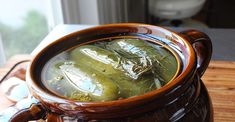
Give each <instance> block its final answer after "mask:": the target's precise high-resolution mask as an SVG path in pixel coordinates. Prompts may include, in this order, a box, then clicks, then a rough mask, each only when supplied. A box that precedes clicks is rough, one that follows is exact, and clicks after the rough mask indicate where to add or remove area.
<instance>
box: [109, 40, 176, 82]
mask: <svg viewBox="0 0 235 122" xmlns="http://www.w3.org/2000/svg"><path fill="white" fill-rule="evenodd" d="M106 47H107V49H109V50H114V51H116V52H119V53H121V54H123V55H124V56H125V55H129V57H139V58H138V60H139V62H140V64H142V65H150V66H152V67H151V70H152V72H153V74H155V77H156V78H157V79H158V80H160V81H161V82H162V85H164V84H166V83H167V82H168V81H169V80H171V79H172V77H173V76H174V75H175V73H176V70H177V65H176V64H177V61H176V59H175V57H174V56H172V54H171V53H170V52H169V51H167V50H166V49H164V48H163V47H161V46H160V45H153V44H150V43H148V42H146V41H143V40H139V39H116V40H113V41H111V42H110V43H109V44H107V45H106Z"/></svg>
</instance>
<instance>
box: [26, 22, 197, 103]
mask: <svg viewBox="0 0 235 122" xmlns="http://www.w3.org/2000/svg"><path fill="white" fill-rule="evenodd" d="M112 27H150V28H157V29H160V30H159V31H166V32H170V33H172V34H173V35H174V36H176V37H177V38H179V39H180V40H181V41H183V42H184V44H185V46H186V48H187V51H188V52H189V54H190V55H189V62H188V63H187V64H186V65H185V69H184V70H183V71H182V72H181V73H180V75H178V76H177V77H176V78H175V79H173V80H172V81H171V82H170V83H168V84H166V85H164V86H163V87H161V88H160V89H157V90H153V91H151V92H148V93H145V94H143V95H140V96H135V97H131V98H126V99H121V100H115V101H107V102H78V101H74V100H70V99H65V98H63V97H59V96H57V95H54V94H51V93H47V92H45V90H44V89H43V88H41V87H40V86H39V85H38V84H36V81H35V79H33V73H32V72H33V67H34V66H35V65H37V64H36V63H35V62H36V61H37V60H39V59H40V57H41V55H43V53H44V51H45V50H46V48H48V47H50V46H52V45H54V44H57V43H59V42H60V41H64V40H66V39H67V38H69V37H71V36H72V35H76V34H78V33H86V32H89V31H92V30H99V29H102V28H112ZM195 64H196V55H195V52H194V50H193V47H192V46H191V44H190V43H189V42H188V41H187V39H185V38H184V37H182V36H180V34H177V33H176V32H174V31H172V30H169V29H166V28H162V27H159V26H154V25H149V24H140V23H118V24H107V25H100V26H96V27H91V28H88V29H84V30H80V31H76V32H73V33H70V34H68V35H66V36H63V37H61V38H59V39H57V40H55V41H53V42H52V43H50V44H49V45H47V46H46V47H45V48H43V49H42V50H41V51H40V52H39V53H37V54H36V56H35V57H34V58H33V59H32V61H31V63H30V65H29V68H28V70H27V77H26V78H27V79H26V81H27V83H28V84H29V88H30V90H31V93H32V94H33V96H35V97H36V98H37V99H39V100H41V101H47V102H49V103H52V102H53V103H55V102H56V103H65V104H73V105H78V106H82V107H101V106H123V105H124V106H125V105H130V104H132V103H135V104H138V103H139V104H140V103H144V102H147V101H151V100H153V99H156V98H158V97H161V96H162V95H164V94H165V93H169V92H171V91H172V90H173V88H176V87H177V86H178V85H180V84H184V82H185V81H184V78H186V77H188V75H190V74H191V73H192V71H194V70H195V66H196V65H195ZM40 82H41V81H40Z"/></svg>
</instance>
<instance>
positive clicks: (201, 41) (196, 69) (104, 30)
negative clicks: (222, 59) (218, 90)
mask: <svg viewBox="0 0 235 122" xmlns="http://www.w3.org/2000/svg"><path fill="white" fill-rule="evenodd" d="M126 36H132V37H135V38H138V37H142V38H147V39H149V40H152V42H154V41H157V43H160V44H162V45H163V46H165V47H167V48H171V49H172V50H174V51H175V53H177V55H178V56H179V57H180V59H181V73H180V74H179V75H178V76H177V77H176V78H175V79H173V80H172V81H171V82H170V83H168V84H166V85H165V86H163V87H162V88H160V89H158V90H154V91H152V92H149V93H146V94H144V95H141V96H137V97H132V98H128V99H123V100H116V101H110V102H75V101H72V100H68V99H66V98H63V97H61V96H56V95H55V94H53V93H51V92H50V91H49V90H47V89H45V87H44V86H43V85H42V83H41V75H40V74H41V71H42V68H43V66H44V65H45V63H46V62H47V61H48V60H49V59H50V58H51V57H53V56H55V55H56V54H58V53H60V52H62V51H64V50H66V49H68V48H70V47H73V46H75V45H81V44H87V43H90V42H91V41H94V40H99V39H102V38H110V37H121V38H122V37H126ZM211 52H212V47H211V41H210V40H209V38H208V37H207V36H206V35H205V34H203V33H201V32H198V31H195V30H190V31H185V32H182V33H181V34H176V33H175V32H172V31H169V30H166V29H164V28H161V27H157V26H152V25H145V24H130V23H128V24H110V25H104V26H98V27H94V28H90V29H86V30H82V31H78V32H75V33H72V34H69V35H67V36H65V37H63V38H61V39H59V40H56V41H55V42H53V43H51V44H49V45H48V46H47V47H46V48H44V49H43V50H42V51H41V52H40V53H39V54H37V55H36V56H35V58H34V59H33V61H32V63H31V65H30V67H29V70H28V72H27V84H28V85H29V89H30V91H31V94H32V95H33V96H34V97H35V98H36V99H37V100H38V102H39V105H37V106H38V109H39V110H42V111H44V112H43V113H44V114H42V112H41V113H40V112H38V114H39V115H40V116H41V117H43V118H44V119H47V121H51V122H52V121H53V122H54V121H61V122H62V121H65V120H71V121H72V120H74V121H77V120H80V121H90V120H94V121H95V120H98V121H99V120H104V121H105V120H107V121H109V120H110V121H117V122H120V121H136V122H140V121H145V122H155V121H162V122H165V121H185V122H189V121H190V122H193V121H195V122H196V121H200V122H209V121H210V122H211V121H213V110H212V104H211V100H210V98H209V95H208V92H207V90H206V88H205V86H204V84H203V82H202V81H201V80H200V77H201V76H202V75H203V73H204V71H205V69H206V68H207V66H208V64H209V61H210V57H211ZM28 112H29V113H31V114H30V115H32V112H34V115H37V113H35V111H34V110H33V109H29V111H28ZM19 115H20V113H19V114H16V115H15V117H13V118H12V119H11V121H13V122H14V121H17V120H19ZM17 117H18V118H17ZM21 118H22V116H21ZM21 120H22V119H21Z"/></svg>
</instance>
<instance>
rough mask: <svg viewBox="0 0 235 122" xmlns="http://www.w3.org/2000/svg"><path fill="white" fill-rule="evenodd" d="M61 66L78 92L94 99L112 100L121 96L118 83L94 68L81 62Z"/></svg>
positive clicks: (68, 80)
mask: <svg viewBox="0 0 235 122" xmlns="http://www.w3.org/2000/svg"><path fill="white" fill-rule="evenodd" d="M59 68H60V71H61V72H62V73H63V76H64V77H65V79H66V80H67V83H69V84H70V85H72V86H74V87H75V88H76V89H77V90H78V91H79V92H78V93H80V94H82V93H83V94H84V95H87V96H89V97H90V98H91V99H92V101H110V100H116V99H118V98H119V94H118V91H119V90H118V87H117V85H116V84H115V83H114V82H113V81H111V80H110V79H109V78H107V77H106V76H105V75H103V74H100V73H98V72H96V71H94V70H93V69H92V68H90V67H84V66H82V65H79V64H73V65H67V64H63V65H60V66H59ZM76 95H77V94H76ZM71 97H73V98H74V96H71ZM82 97H83V96H82ZM83 98H84V97H83Z"/></svg>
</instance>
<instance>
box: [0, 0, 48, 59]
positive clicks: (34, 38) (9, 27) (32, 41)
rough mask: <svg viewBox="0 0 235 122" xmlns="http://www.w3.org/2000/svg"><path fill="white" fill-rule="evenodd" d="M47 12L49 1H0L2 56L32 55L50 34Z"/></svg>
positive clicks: (0, 47) (0, 48)
mask: <svg viewBox="0 0 235 122" xmlns="http://www.w3.org/2000/svg"><path fill="white" fill-rule="evenodd" d="M47 10H48V3H47V0H0V51H1V52H0V56H3V55H5V57H6V59H8V58H10V57H11V56H13V55H15V54H18V53H20V54H25V53H30V52H31V51H32V50H33V49H34V48H35V47H36V46H37V45H38V43H39V42H40V41H41V40H42V39H43V38H44V37H45V36H46V35H47V33H48V24H47V23H48V19H47V14H46V13H48V12H47ZM2 48H3V49H4V51H3V49H2ZM1 60H4V59H0V62H2V61H1Z"/></svg>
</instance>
